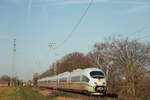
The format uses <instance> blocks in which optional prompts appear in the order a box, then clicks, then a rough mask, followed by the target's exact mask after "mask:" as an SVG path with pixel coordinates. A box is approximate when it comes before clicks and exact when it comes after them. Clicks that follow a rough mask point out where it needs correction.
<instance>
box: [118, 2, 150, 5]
mask: <svg viewBox="0 0 150 100" xmlns="http://www.w3.org/2000/svg"><path fill="white" fill-rule="evenodd" d="M116 3H120V4H132V5H150V2H149V1H116Z"/></svg>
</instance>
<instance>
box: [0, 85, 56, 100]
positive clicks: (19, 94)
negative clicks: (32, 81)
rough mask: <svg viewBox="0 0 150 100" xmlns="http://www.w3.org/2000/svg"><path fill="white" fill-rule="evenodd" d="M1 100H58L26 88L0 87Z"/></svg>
mask: <svg viewBox="0 0 150 100" xmlns="http://www.w3.org/2000/svg"><path fill="white" fill-rule="evenodd" d="M0 100H56V99H52V98H50V97H47V96H43V95H42V94H40V93H39V92H37V91H33V90H32V89H30V88H26V87H0Z"/></svg>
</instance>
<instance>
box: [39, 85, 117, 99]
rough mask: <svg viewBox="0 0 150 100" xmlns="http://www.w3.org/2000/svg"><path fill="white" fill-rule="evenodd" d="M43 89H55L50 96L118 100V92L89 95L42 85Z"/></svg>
mask: <svg viewBox="0 0 150 100" xmlns="http://www.w3.org/2000/svg"><path fill="white" fill-rule="evenodd" d="M40 89H41V90H45V89H46V90H50V91H53V95H50V97H53V96H54V97H55V96H58V95H60V96H63V95H64V96H69V97H73V98H76V99H77V100H78V98H79V100H118V95H117V94H107V95H103V96H95V95H87V94H86V93H80V92H76V91H66V90H62V89H56V88H46V87H42V88H40Z"/></svg>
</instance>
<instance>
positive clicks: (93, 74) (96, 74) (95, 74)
mask: <svg viewBox="0 0 150 100" xmlns="http://www.w3.org/2000/svg"><path fill="white" fill-rule="evenodd" d="M90 75H91V77H93V78H104V76H105V75H104V73H103V72H101V71H92V72H90Z"/></svg>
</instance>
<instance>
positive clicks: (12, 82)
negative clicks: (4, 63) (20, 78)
mask: <svg viewBox="0 0 150 100" xmlns="http://www.w3.org/2000/svg"><path fill="white" fill-rule="evenodd" d="M13 78H14V80H13ZM16 82H17V72H16V38H14V39H13V49H12V79H11V85H15V83H16Z"/></svg>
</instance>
